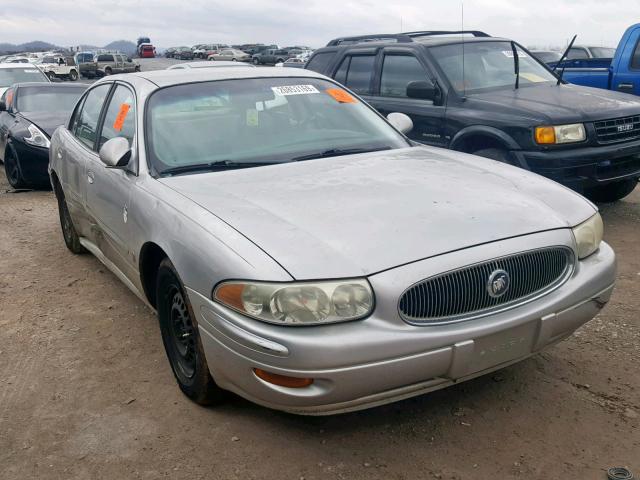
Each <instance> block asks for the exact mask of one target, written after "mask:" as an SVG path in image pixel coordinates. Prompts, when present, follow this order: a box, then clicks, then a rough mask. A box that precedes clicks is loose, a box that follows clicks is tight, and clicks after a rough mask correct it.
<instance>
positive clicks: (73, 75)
mask: <svg viewBox="0 0 640 480" xmlns="http://www.w3.org/2000/svg"><path fill="white" fill-rule="evenodd" d="M36 65H38V67H39V68H40V69H41V70H42V71H43V72H44V73H45V74H46V75H47V77H49V79H51V80H54V79H55V78H67V79H69V80H72V81H76V80H78V76H79V75H78V65H76V62H75V60H74V59H73V57H67V56H63V55H47V56H44V57H42V58H41V59H40V60H38V61H37V62H36Z"/></svg>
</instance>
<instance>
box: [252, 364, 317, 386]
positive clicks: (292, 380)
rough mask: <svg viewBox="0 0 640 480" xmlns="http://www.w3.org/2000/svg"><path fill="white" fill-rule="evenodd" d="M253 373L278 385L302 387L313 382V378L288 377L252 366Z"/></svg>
mask: <svg viewBox="0 0 640 480" xmlns="http://www.w3.org/2000/svg"><path fill="white" fill-rule="evenodd" d="M253 373H255V374H256V377H258V378H261V379H262V380H264V381H265V382H268V383H273V384H274V385H278V386H280V387H289V388H304V387H308V386H309V385H311V384H312V383H313V378H300V377H288V376H286V375H278V374H277V373H271V372H266V371H264V370H260V369H259V368H254V369H253Z"/></svg>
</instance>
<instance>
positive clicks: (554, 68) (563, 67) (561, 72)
mask: <svg viewBox="0 0 640 480" xmlns="http://www.w3.org/2000/svg"><path fill="white" fill-rule="evenodd" d="M576 38H578V35H574V36H573V38H572V39H571V42H570V43H569V46H568V47H567V49H566V50H565V51H564V53H563V54H562V56H561V57H560V60H558V63H556V66H555V67H553V73H556V70H557V68H558V66H559V65H560V64H561V63H562V62H564V60H565V58H567V55H569V50H571V47H573V42H575V41H576ZM565 68H566V66H565V65H563V66H562V70H561V71H560V75H558V83H556V85H560V82H562V77H563V76H564V69H565Z"/></svg>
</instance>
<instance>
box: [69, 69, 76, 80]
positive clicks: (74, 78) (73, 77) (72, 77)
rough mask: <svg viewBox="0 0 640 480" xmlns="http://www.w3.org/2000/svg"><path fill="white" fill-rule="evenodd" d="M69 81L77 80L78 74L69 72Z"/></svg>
mask: <svg viewBox="0 0 640 480" xmlns="http://www.w3.org/2000/svg"><path fill="white" fill-rule="evenodd" d="M69 80H71V81H72V82H75V81H76V80H78V72H76V71H75V70H71V71H70V72H69Z"/></svg>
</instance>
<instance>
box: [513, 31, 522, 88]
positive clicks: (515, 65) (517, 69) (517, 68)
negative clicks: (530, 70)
mask: <svg viewBox="0 0 640 480" xmlns="http://www.w3.org/2000/svg"><path fill="white" fill-rule="evenodd" d="M511 50H512V51H513V72H514V73H515V74H516V90H518V88H520V57H519V56H518V49H517V48H516V42H514V41H513V40H511Z"/></svg>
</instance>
